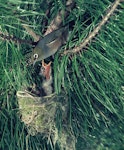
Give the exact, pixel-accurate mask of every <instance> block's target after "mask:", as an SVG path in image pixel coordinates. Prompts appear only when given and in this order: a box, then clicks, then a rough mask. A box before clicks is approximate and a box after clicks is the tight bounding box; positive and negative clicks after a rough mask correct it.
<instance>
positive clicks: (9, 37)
mask: <svg viewBox="0 0 124 150" xmlns="http://www.w3.org/2000/svg"><path fill="white" fill-rule="evenodd" d="M0 38H1V39H3V40H8V41H13V42H15V43H19V44H28V45H31V46H32V45H34V44H33V43H34V42H32V41H29V40H23V39H20V38H17V37H14V36H12V35H6V34H4V33H2V32H1V31H0Z"/></svg>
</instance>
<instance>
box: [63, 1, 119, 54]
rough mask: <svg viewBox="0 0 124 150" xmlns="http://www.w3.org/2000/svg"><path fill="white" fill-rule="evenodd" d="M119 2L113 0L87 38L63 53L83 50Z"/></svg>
mask: <svg viewBox="0 0 124 150" xmlns="http://www.w3.org/2000/svg"><path fill="white" fill-rule="evenodd" d="M120 2H121V0H115V2H114V3H113V4H112V5H113V6H112V7H111V9H110V10H109V11H108V13H107V14H106V15H105V16H104V17H103V19H102V21H101V22H100V23H99V24H98V26H97V27H96V28H95V29H94V30H93V31H92V32H91V33H90V34H89V35H88V37H87V38H85V39H84V40H83V41H82V42H81V43H80V45H79V46H76V47H74V48H73V49H69V50H66V51H65V52H64V54H65V55H66V54H69V53H71V54H74V53H78V52H80V51H81V50H83V48H85V47H86V46H87V44H89V43H90V41H91V40H92V39H93V38H94V37H95V36H96V34H97V33H98V32H99V31H100V29H101V28H102V26H103V25H104V24H105V23H106V22H107V21H108V19H109V18H110V16H111V15H112V14H113V12H114V11H115V10H116V8H117V6H118V5H119V3H120Z"/></svg>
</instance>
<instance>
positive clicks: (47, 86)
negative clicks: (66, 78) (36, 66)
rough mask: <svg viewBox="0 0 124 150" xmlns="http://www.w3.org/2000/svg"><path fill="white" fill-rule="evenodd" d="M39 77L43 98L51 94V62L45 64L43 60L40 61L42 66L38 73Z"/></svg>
mask: <svg viewBox="0 0 124 150" xmlns="http://www.w3.org/2000/svg"><path fill="white" fill-rule="evenodd" d="M39 75H40V76H42V79H43V80H42V89H43V91H44V93H45V96H48V95H50V94H52V92H53V87H52V83H53V77H52V69H51V62H49V63H48V64H46V63H45V62H44V60H42V66H41V69H40V72H39Z"/></svg>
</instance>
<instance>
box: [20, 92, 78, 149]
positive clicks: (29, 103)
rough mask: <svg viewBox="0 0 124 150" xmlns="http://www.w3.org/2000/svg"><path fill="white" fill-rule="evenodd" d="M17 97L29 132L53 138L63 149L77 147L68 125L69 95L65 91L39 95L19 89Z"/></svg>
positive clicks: (21, 116) (22, 117) (53, 141)
mask: <svg viewBox="0 0 124 150" xmlns="http://www.w3.org/2000/svg"><path fill="white" fill-rule="evenodd" d="M17 98H18V104H19V110H20V118H21V120H22V121H23V122H24V124H25V125H26V127H27V130H28V133H29V134H31V135H32V136H34V135H37V134H38V133H40V134H42V135H44V136H45V137H46V138H47V139H48V140H51V139H52V143H53V144H54V145H55V144H56V143H58V144H59V146H60V147H61V149H65V150H69V149H72V150H73V149H75V142H76V140H75V137H74V135H73V134H72V131H70V129H69V128H68V125H67V124H68V123H67V120H68V119H67V116H68V96H67V95H66V94H65V93H62V94H60V95H56V94H55V93H54V94H51V95H50V96H44V97H38V96H36V95H32V94H31V93H29V92H28V91H18V92H17ZM59 124H61V125H59ZM60 126H62V129H61V133H60V130H59V127H60ZM49 142H50V141H49Z"/></svg>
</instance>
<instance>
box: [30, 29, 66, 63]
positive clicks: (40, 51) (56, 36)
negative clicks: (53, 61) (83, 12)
mask: <svg viewBox="0 0 124 150" xmlns="http://www.w3.org/2000/svg"><path fill="white" fill-rule="evenodd" d="M67 38H68V26H65V27H61V28H60V29H57V30H55V31H53V32H51V33H49V34H47V35H45V36H44V37H43V38H42V39H40V40H39V41H38V43H37V45H36V46H35V48H34V49H33V51H32V52H31V56H30V64H33V66H34V65H35V63H36V62H37V61H42V60H44V59H46V58H48V57H50V56H52V55H54V54H55V53H56V52H57V50H59V49H60V47H61V46H62V45H63V44H65V43H66V42H67Z"/></svg>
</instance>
